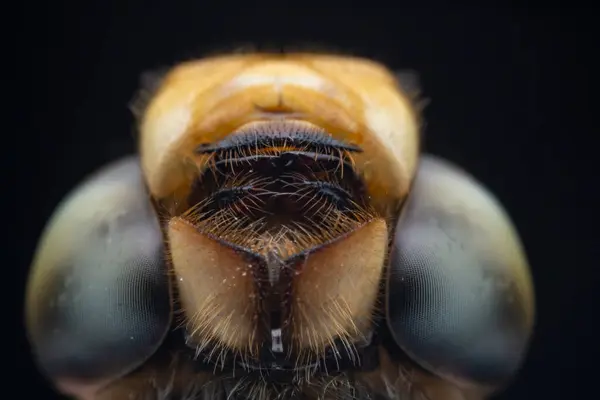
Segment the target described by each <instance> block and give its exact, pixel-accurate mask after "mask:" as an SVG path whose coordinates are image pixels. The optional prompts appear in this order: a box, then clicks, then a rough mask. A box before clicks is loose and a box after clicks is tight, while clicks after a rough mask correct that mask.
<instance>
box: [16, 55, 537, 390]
mask: <svg viewBox="0 0 600 400" xmlns="http://www.w3.org/2000/svg"><path fill="white" fill-rule="evenodd" d="M419 121H420V118H419V109H418V107H416V106H415V102H414V98H413V97H412V96H411V95H410V94H409V93H407V92H406V91H405V90H403V89H402V85H400V84H399V82H398V81H397V79H396V78H395V76H394V75H392V74H391V73H390V71H388V70H387V69H386V68H385V67H383V66H381V65H379V64H377V63H375V62H371V61H368V60H364V59H359V58H351V57H341V56H329V55H317V54H245V55H230V56H222V57H214V58H208V59H204V60H200V61H193V62H188V63H184V64H181V65H178V66H176V67H175V68H173V69H172V70H171V71H170V72H168V73H167V74H166V76H165V77H164V79H162V81H161V83H160V85H158V88H157V90H156V92H155V93H153V94H152V96H151V97H150V99H149V102H148V104H147V106H146V107H145V108H144V109H143V110H142V112H141V115H140V135H139V158H138V157H132V158H128V159H125V160H121V161H119V162H116V163H115V164H113V165H110V166H108V167H106V168H105V169H103V170H101V171H100V172H98V173H97V174H96V175H95V176H93V177H91V178H89V180H88V181H87V182H85V183H84V184H83V185H82V186H80V187H79V188H77V189H76V190H75V191H74V192H73V193H72V194H71V195H70V196H69V197H68V198H67V199H66V200H65V202H64V203H63V205H62V206H61V207H60V209H59V210H58V211H57V212H56V214H55V216H54V217H53V218H52V220H51V222H50V223H49V225H48V228H47V230H46V232H45V234H44V236H43V238H42V240H41V243H40V246H39V249H38V252H37V254H36V257H35V260H34V264H33V268H32V271H31V278H30V281H29V286H28V292H27V310H26V314H27V328H28V334H29V337H30V340H31V343H32V345H33V349H34V353H35V356H36V358H37V361H38V363H39V366H40V368H41V369H42V370H43V371H44V373H45V374H46V375H47V376H48V377H49V378H50V379H51V380H52V381H53V382H54V383H55V384H56V386H57V388H58V389H59V390H61V391H62V392H64V393H66V394H70V395H73V396H75V397H77V398H82V399H115V400H118V399H137V398H140V399H146V398H148V399H151V398H152V399H195V398H202V399H204V398H206V399H230V398H245V399H292V398H299V399H300V398H307V399H313V398H314V399H317V398H319V399H321V398H323V399H327V398H331V399H450V400H452V399H481V398H485V397H486V396H488V395H489V394H490V393H492V392H493V391H494V390H496V389H498V388H500V387H502V386H504V385H505V384H506V383H507V382H508V381H509V380H510V378H511V377H512V376H513V375H514V374H515V373H516V371H517V370H518V368H519V365H520V363H521V361H522V358H523V356H524V354H525V352H526V349H527V345H528V342H529V338H530V335H531V331H532V326H533V321H534V294H533V287H532V282H531V278H530V272H529V269H528V265H527V261H526V257H525V255H524V252H523V248H522V245H521V243H520V240H519V238H518V235H517V233H516V231H515V229H514V227H513V226H512V224H511V222H510V221H509V218H508V216H507V215H506V213H505V211H504V210H503V209H502V207H501V205H500V204H499V203H498V202H497V200H496V199H495V198H494V197H493V195H492V194H490V193H489V192H488V191H487V190H486V189H484V188H483V187H482V186H481V185H480V184H479V183H478V182H476V181H475V180H474V179H473V178H472V177H470V176H469V175H468V174H467V173H465V172H464V171H462V170H460V169H458V168H457V167H455V166H453V165H451V164H449V163H447V162H445V161H443V160H441V159H438V158H434V157H432V156H426V155H422V154H420V145H419V137H420V136H419V130H420V126H419Z"/></svg>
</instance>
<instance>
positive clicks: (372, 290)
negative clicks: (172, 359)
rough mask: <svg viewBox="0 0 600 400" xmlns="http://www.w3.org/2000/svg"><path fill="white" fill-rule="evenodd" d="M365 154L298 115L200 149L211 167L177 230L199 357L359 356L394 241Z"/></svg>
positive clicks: (177, 265)
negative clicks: (372, 190) (358, 160)
mask: <svg viewBox="0 0 600 400" xmlns="http://www.w3.org/2000/svg"><path fill="white" fill-rule="evenodd" d="M360 151H361V149H360V148H359V147H357V146H356V145H353V144H351V143H344V142H341V141H339V140H336V139H333V138H332V137H330V136H328V135H327V134H326V132H325V131H324V130H322V129H319V128H316V127H313V126H311V125H310V124H305V123H300V122H289V121H288V122H281V121H279V122H270V123H254V124H251V125H249V126H247V127H246V128H245V129H242V130H239V131H236V132H234V133H232V134H231V135H229V136H228V137H227V138H226V139H224V140H221V141H219V142H217V143H211V144H205V145H201V146H199V150H198V153H199V154H200V155H202V156H205V157H208V158H207V160H206V167H205V168H203V169H202V173H201V174H200V176H199V177H198V179H197V181H196V182H195V184H194V186H193V188H192V189H191V190H190V195H189V196H188V198H187V200H186V202H187V205H188V206H187V208H186V209H185V210H184V211H183V212H181V213H179V214H178V215H172V216H171V219H170V222H169V224H168V226H169V227H168V231H167V233H168V238H169V247H170V254H171V261H172V268H173V272H174V274H175V276H176V277H177V278H178V280H177V284H178V288H179V292H180V293H181V294H180V297H181V302H182V307H183V313H184V315H185V319H186V326H187V331H188V332H189V337H190V340H191V341H192V342H194V343H196V345H197V352H198V353H199V354H200V353H203V354H204V357H205V358H208V359H211V360H213V361H214V360H217V361H218V360H224V359H225V355H224V354H226V353H230V354H229V355H230V356H235V357H238V358H240V359H243V360H250V359H254V360H259V359H261V357H263V358H264V354H263V353H264V349H265V348H269V349H270V350H269V351H270V353H271V356H272V357H275V358H280V359H285V360H288V361H286V362H290V363H291V364H292V365H294V366H297V365H300V364H302V365H308V364H311V363H314V362H315V360H318V359H320V358H324V357H325V354H326V351H330V352H331V354H332V358H333V359H335V360H337V359H338V358H346V359H349V360H350V362H354V363H356V362H358V360H357V355H356V354H355V353H356V350H355V345H356V343H357V342H361V341H364V340H365V337H366V335H368V333H369V332H370V329H371V322H372V321H371V320H372V314H373V307H374V306H375V302H376V298H377V293H378V289H379V284H378V282H379V280H380V279H381V274H382V269H383V265H384V261H385V255H386V251H387V243H388V241H387V235H388V228H387V224H386V222H385V220H384V219H383V218H381V217H379V216H378V215H377V213H376V212H375V211H374V210H373V208H372V207H371V206H370V204H369V202H368V199H367V198H366V197H365V191H364V186H363V184H362V181H361V179H360V177H359V176H357V174H356V171H355V170H354V167H353V163H352V154H353V153H356V152H360ZM357 292H360V293H361V294H362V297H360V301H359V300H358V299H359V297H357V296H355V295H354V294H355V293H357ZM234 327H235V328H234ZM215 354H216V355H217V356H216V357H215ZM273 354H275V355H273ZM271 356H269V357H271ZM263 361H264V360H263ZM223 362H224V361H223ZM244 362H247V361H244ZM257 362H260V360H259V361H257ZM248 363H249V361H248Z"/></svg>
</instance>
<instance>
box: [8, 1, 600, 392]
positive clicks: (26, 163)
mask: <svg viewBox="0 0 600 400" xmlns="http://www.w3.org/2000/svg"><path fill="white" fill-rule="evenodd" d="M143 3H145V4H144V5H142V2H141V1H129V2H127V1H104V2H100V1H98V2H77V3H76V2H72V3H67V2H62V3H61V2H52V3H51V4H46V2H45V3H44V5H41V2H40V4H37V3H31V4H26V5H25V6H26V7H30V9H28V10H25V11H26V12H25V13H24V14H22V22H21V23H20V24H19V21H13V22H15V24H16V25H17V26H18V30H17V28H15V31H14V37H11V38H9V39H10V40H12V42H13V44H16V45H17V46H16V47H17V49H18V55H17V56H16V57H15V58H14V59H12V61H11V62H9V63H10V64H11V65H13V66H16V69H17V71H18V76H17V77H16V78H12V76H8V77H7V81H6V84H7V85H9V86H10V85H16V86H17V92H16V93H15V95H13V96H12V97H10V99H11V100H12V101H13V103H12V107H14V109H15V110H14V112H11V113H10V114H11V116H15V117H17V119H18V122H17V123H18V125H16V126H15V127H12V126H10V127H9V126H8V125H5V126H4V129H5V132H4V135H6V138H7V139H6V140H7V142H5V145H8V148H5V157H4V158H3V163H4V166H3V171H6V172H7V174H8V183H7V185H8V186H5V187H4V190H3V199H4V200H6V201H7V202H8V206H7V207H4V212H5V217H8V219H9V220H8V221H7V223H8V225H7V226H8V227H9V231H8V234H7V237H8V238H10V239H9V240H8V241H6V240H5V241H4V242H5V243H9V244H10V243H11V242H12V241H14V245H10V246H8V247H7V248H6V250H5V254H7V253H8V254H9V258H8V261H7V263H6V264H5V271H10V273H12V272H13V271H14V272H15V275H14V277H13V276H9V277H8V278H5V281H4V287H5V293H8V294H9V297H10V299H11V300H12V302H13V303H14V304H15V306H14V308H13V309H14V310H15V311H16V314H15V318H14V319H11V322H10V323H11V324H12V325H11V326H14V327H16V329H15V331H16V332H17V338H16V342H5V343H4V345H5V346H8V347H9V350H12V348H14V349H15V351H16V354H15V357H16V358H14V359H11V358H9V361H12V360H16V363H14V362H12V363H10V364H9V362H5V365H6V366H7V368H9V371H10V373H9V374H8V375H6V374H5V377H7V376H8V377H11V376H14V379H16V381H15V382H21V384H18V385H16V383H12V382H9V385H8V387H10V388H11V389H10V391H11V392H12V391H14V393H15V396H12V395H11V396H9V397H11V398H13V397H18V398H36V399H46V398H48V399H50V398H52V397H51V393H52V392H51V391H50V390H49V388H48V386H47V385H46V383H45V382H44V381H43V379H42V378H41V377H40V376H39V375H38V374H37V372H35V369H34V366H33V363H32V361H31V359H30V355H29V349H28V347H27V342H26V340H25V337H24V331H23V328H22V317H21V315H22V300H21V299H22V297H23V288H24V285H25V279H26V271H27V268H28V265H29V263H30V262H31V259H32V256H33V251H34V248H35V245H36V241H37V239H38V237H39V235H40V233H41V230H42V228H43V226H44V223H45V221H46V219H47V218H48V217H49V216H50V214H51V212H52V211H53V209H54V207H55V206H56V205H57V204H58V202H59V201H60V199H61V198H62V197H63V196H64V195H65V194H66V192H67V191H68V190H69V189H71V188H72V187H73V186H74V185H75V184H76V183H78V182H79V181H80V180H81V179H82V178H84V176H86V175H87V174H89V173H90V172H91V171H93V170H94V169H96V168H98V167H99V166H101V165H102V164H104V163H106V162H107V161H109V160H112V159H115V158H117V157H119V156H120V155H123V154H126V153H129V152H132V151H134V140H133V125H134V121H133V118H132V116H131V114H130V112H129V110H128V103H129V101H130V100H131V99H132V98H133V96H134V94H135V91H136V89H137V85H138V77H139V75H140V73H141V72H142V71H144V70H148V69H153V68H156V67H161V66H163V65H168V64H172V63H174V62H176V61H179V60H183V59H189V58H193V57H197V56H202V55H204V54H206V53H207V52H214V51H219V50H227V49H231V48H235V47H236V46H238V45H246V44H259V45H263V46H264V45H267V46H270V47H275V48H276V47H278V46H281V45H286V44H292V45H303V46H304V48H306V45H309V47H308V48H310V45H313V46H315V47H317V48H323V47H325V48H328V47H331V48H333V49H336V50H341V51H345V52H350V53H352V54H357V55H363V56H368V57H373V58H375V59H377V60H380V61H382V62H384V63H386V64H388V65H389V66H390V67H392V68H395V69H404V68H408V69H412V70H416V71H418V72H419V74H420V78H421V83H422V88H423V91H424V94H425V96H426V97H428V98H429V99H431V103H430V105H429V106H428V107H427V109H426V112H425V118H426V121H427V128H426V131H425V148H426V149H427V150H428V151H430V152H433V153H436V154H439V155H442V156H444V157H447V158H449V159H450V160H453V161H455V162H457V163H459V164H460V165H461V166H463V167H465V168H466V169H467V170H469V171H470V172H472V173H473V174H474V175H475V176H476V177H477V178H479V179H480V180H481V181H483V182H484V183H485V184H486V185H487V186H488V187H490V188H491V189H492V190H493V191H494V192H495V193H496V194H497V196H498V197H499V199H500V200H501V201H502V202H503V203H504V205H505V206H506V208H507V209H508V210H509V212H510V214H511V215H512V217H513V220H514V221H515V224H516V226H517V228H518V230H519V232H520V234H521V235H522V238H523V242H524V244H525V246H526V250H527V252H528V254H529V258H530V262H531V265H532V272H533V275H534V280H535V284H536V290H537V298H538V300H537V302H538V304H537V306H538V318H537V320H538V321H537V328H536V335H535V339H534V341H533V344H532V348H531V352H530V354H529V357H528V359H527V362H526V364H525V366H524V369H523V371H522V373H521V374H520V375H519V376H518V378H517V379H516V381H515V382H514V384H513V385H512V386H511V387H510V388H509V389H508V390H507V391H506V392H505V393H504V394H503V395H502V396H501V398H503V399H529V398H532V399H533V398H535V399H538V398H539V399H542V398H544V399H558V398H565V399H570V398H578V397H580V396H581V397H586V398H588V397H589V398H593V397H595V395H596V394H595V393H593V392H591V393H588V392H587V391H585V389H584V388H585V386H587V385H588V384H589V383H593V381H590V379H593V376H594V375H593V372H594V371H595V370H596V371H597V370H598V367H596V365H598V360H597V357H598V356H599V355H600V354H599V353H600V352H599V351H598V345H597V344H596V341H597V339H596V337H595V336H594V328H595V324H596V321H595V320H596V319H597V317H596V318H594V315H600V314H599V313H598V311H597V310H596V308H597V307H594V304H598V302H597V299H598V298H599V296H598V294H596V293H594V292H593V290H594V289H596V290H598V288H599V285H598V279H597V277H598V272H597V270H598V267H599V266H598V261H597V258H595V257H594V256H595V254H594V253H593V252H591V250H593V249H592V246H593V245H594V244H595V242H597V239H598V234H597V233H595V232H594V223H596V219H595V216H594V213H595V209H594V207H596V206H597V204H598V203H597V202H596V199H595V192H594V191H595V188H594V186H595V185H597V183H598V179H597V175H596V174H595V170H597V167H595V165H596V164H597V160H598V158H599V157H598V156H594V148H595V147H594V143H591V142H592V140H591V139H592V138H593V137H594V136H596V135H598V129H597V125H596V126H595V125H589V126H588V125H587V124H586V122H587V121H586V117H587V116H590V115H591V114H593V112H594V108H593V106H592V78H591V73H590V71H589V70H590V69H591V66H590V65H589V64H588V58H590V55H591V54H592V53H594V52H596V51H597V45H594V43H595V41H594V38H593V35H592V29H591V23H592V20H591V18H588V17H586V14H587V15H591V14H593V11H591V10H590V11H586V10H575V9H558V8H556V9H552V8H549V7H546V8H544V9H538V10H535V9H527V8H525V5H523V6H522V7H520V8H519V7H513V8H504V9H493V8H487V9H484V8H482V9H471V8H460V9H458V8H457V9H452V8H449V7H445V8H439V9H425V8H421V9H416V8H414V7H412V6H403V5H401V4H400V3H396V5H395V6H394V7H393V8H392V7H391V4H392V2H390V4H389V8H383V7H381V8H374V7H373V8H366V7H365V5H363V7H361V8H357V7H351V6H350V4H349V3H348V4H346V5H345V6H343V5H342V6H335V7H334V6H330V5H328V4H327V3H326V2H321V3H320V5H318V6H317V5H310V6H309V5H307V4H304V3H303V4H300V3H297V4H294V5H293V6H283V5H280V6H279V7H266V6H264V5H263V6H261V7H258V6H257V7H252V6H251V5H248V4H246V5H245V6H244V7H241V6H240V5H239V4H238V3H234V2H229V3H227V2H208V1H205V2H201V1H198V2H196V3H197V4H195V5H194V6H189V7H188V6H185V7H184V6H182V5H178V6H175V5H174V2H173V3H170V2H166V1H165V2H162V3H158V2H154V3H153V2H147V1H146V2H143ZM178 4H182V3H178ZM9 19H10V18H9ZM9 22H10V21H9ZM13 79H14V80H13ZM8 104H11V103H8ZM5 107H6V106H5ZM9 107H10V108H12V107H11V106H9ZM5 110H6V108H5ZM587 142H590V144H588V143H587ZM596 151H597V150H596ZM588 189H590V190H588ZM596 254H597V252H596ZM5 276H6V273H5ZM12 282H14V284H13V283H12ZM12 343H15V344H14V345H13V344H12ZM9 365H12V367H11V366H9ZM11 383H12V384H11ZM15 385H16V386H15ZM2 390H3V391H4V390H5V389H2ZM0 396H2V397H4V394H2V395H0Z"/></svg>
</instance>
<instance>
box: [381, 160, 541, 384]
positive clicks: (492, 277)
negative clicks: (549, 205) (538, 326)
mask: <svg viewBox="0 0 600 400" xmlns="http://www.w3.org/2000/svg"><path fill="white" fill-rule="evenodd" d="M389 274H390V275H389V280H388V291H387V293H388V298H387V303H388V323H389V327H390V330H391V331H392V334H393V336H394V338H395V340H396V343H397V344H398V345H399V346H400V347H401V348H402V349H403V350H404V351H405V352H406V353H407V354H408V355H409V356H410V357H411V358H412V359H413V360H414V361H416V362H417V363H418V364H420V365H421V366H422V367H424V368H425V369H427V370H429V371H430V372H433V373H435V374H437V375H439V376H441V377H443V378H445V379H449V380H452V381H455V382H457V383H469V384H477V385H483V386H496V385H501V384H503V383H504V382H505V381H506V380H507V379H509V378H510V377H511V376H512V375H513V374H514V373H515V372H516V370H517V369H518V367H519V364H520V362H521V359H522V357H523V355H524V352H525V350H526V347H527V344H528V341H529V337H530V333H531V329H532V325H533V314H534V295H533V288H532V283H531V278H530V275H529V270H528V265H527V261H526V258H525V255H524V253H523V250H522V246H521V243H520V240H519V238H518V235H517V233H516V231H515V229H514V228H513V226H512V224H511V223H510V221H509V219H508V217H507V215H506V214H505V212H504V210H503V209H502V208H501V206H500V205H499V203H498V202H497V201H496V200H495V199H494V197H493V196H492V195H491V194H490V193H488V192H487V191H486V190H485V189H484V188H483V187H481V186H480V184H479V183H478V182H476V181H475V180H474V179H473V178H472V177H470V176H468V175H467V174H465V173H464V172H462V171H461V170H459V169H457V168H456V167H454V166H452V165H451V164H449V163H447V162H444V161H442V160H439V159H436V158H433V157H430V156H425V157H423V159H422V160H421V162H420V166H419V169H418V173H417V176H416V180H415V182H414V185H413V187H412V190H411V193H410V195H409V198H408V200H407V204H406V208H405V210H404V213H403V215H402V216H401V218H400V220H399V222H398V225H397V228H396V233H395V239H394V242H393V248H392V253H391V265H390V271H389Z"/></svg>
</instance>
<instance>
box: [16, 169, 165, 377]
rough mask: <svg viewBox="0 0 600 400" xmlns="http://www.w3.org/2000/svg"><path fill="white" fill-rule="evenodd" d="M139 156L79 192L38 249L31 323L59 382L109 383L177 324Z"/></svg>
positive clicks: (36, 346) (39, 351) (46, 366)
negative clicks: (171, 325) (172, 318)
mask: <svg viewBox="0 0 600 400" xmlns="http://www.w3.org/2000/svg"><path fill="white" fill-rule="evenodd" d="M138 163H139V162H138V160H137V158H128V159H125V160H122V161H119V162H116V163H114V164H113V165H110V166H108V167H106V168H105V169H103V170H101V171H100V172H99V173H97V174H96V175H94V176H92V177H91V178H90V179H88V180H87V181H86V182H84V183H83V184H82V185H81V186H79V187H78V188H76V189H75V190H74V191H73V193H71V194H70V195H69V196H68V198H66V199H65V201H64V202H63V204H62V205H61V206H60V207H59V209H58V210H57V211H56V212H55V214H54V216H53V217H52V219H51V221H50V222H49V224H48V226H47V228H46V231H45V233H44V235H43V237H42V240H41V242H40V244H39V246H38V249H37V253H36V255H35V259H34V262H33V266H32V270H31V275H30V278H29V282H28V288H27V299H26V326H27V331H28V335H29V338H30V341H31V344H32V346H33V350H34V353H35V356H36V358H37V361H38V363H39V365H40V367H41V368H42V369H43V370H44V371H45V373H46V374H47V375H48V376H49V377H50V378H51V379H52V380H53V381H54V382H55V383H58V384H59V385H60V384H62V383H64V382H75V383H77V384H85V385H94V384H99V383H100V382H106V381H110V380H112V379H114V378H116V377H118V376H120V375H122V374H125V373H127V372H128V371H130V370H131V369H133V368H135V367H136V366H138V365H140V364H141V363H143V362H144V361H145V360H146V359H147V358H148V357H150V356H151V355H152V354H153V353H154V352H155V351H156V349H157V348H158V346H159V345H160V344H161V342H162V340H163V338H164V336H165V334H166V332H167V330H168V328H169V326H170V321H171V305H170V303H171V302H170V298H169V296H170V294H169V282H168V279H167V274H166V270H165V267H164V263H163V241H162V236H161V233H160V229H159V225H158V221H157V218H156V216H155V215H154V213H153V211H152V209H151V206H150V204H149V196H148V194H147V193H146V191H145V188H144V184H143V181H142V175H141V171H140V168H139V165H138Z"/></svg>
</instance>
